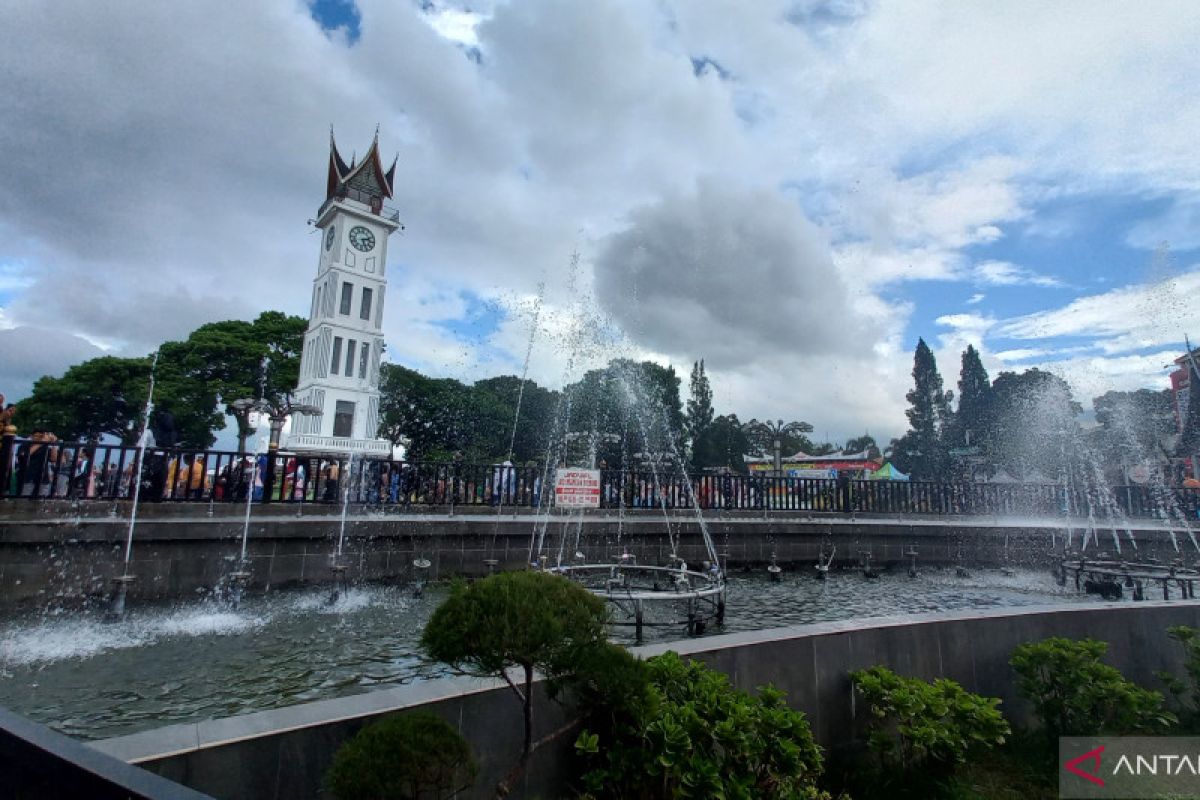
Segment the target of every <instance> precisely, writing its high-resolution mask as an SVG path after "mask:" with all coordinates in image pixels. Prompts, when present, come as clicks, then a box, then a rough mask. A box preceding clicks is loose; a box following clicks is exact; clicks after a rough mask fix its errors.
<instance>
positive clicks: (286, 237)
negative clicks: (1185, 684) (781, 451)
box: [0, 0, 1200, 438]
mask: <svg viewBox="0 0 1200 800" xmlns="http://www.w3.org/2000/svg"><path fill="white" fill-rule="evenodd" d="M67 20H69V21H70V22H71V24H69V25H67V24H64V22H65V21H67ZM14 31H20V32H21V33H20V35H19V36H18V35H15V34H14ZM1198 38H1200V15H1197V14H1195V13H1194V8H1193V7H1192V6H1191V4H1189V3H1186V2H1171V1H1170V0H1162V1H1161V2H1156V3H1154V4H1150V5H1147V6H1144V7H1137V8H1134V7H1132V6H1129V5H1127V4H1117V3H1111V4H1110V3H1094V2H1084V1H1083V0H1065V1H1064V2H1062V3H1054V4H1046V3H1042V2H1034V1H1033V0H1028V2H1026V0H1012V2H1009V3H1004V4H995V3H987V2H982V0H979V1H978V2H974V1H968V2H953V3H950V2H947V3H934V2H930V3H915V2H887V1H886V0H829V1H828V2H825V1H823V0H768V2H763V3H755V4H750V5H744V6H739V7H738V8H737V9H736V11H734V10H731V9H730V7H728V6H727V5H726V4H723V3H718V2H700V1H699V0H690V1H689V2H682V1H681V0H680V1H678V2H677V1H676V0H664V2H660V3H654V4H647V3H642V2H636V1H635V0H597V1H596V2H594V3H587V4H565V3H560V2H553V1H552V0H523V2H519V3H518V2H498V1H497V0H478V2H471V3H469V4H468V3H463V2H459V1H458V0H421V1H420V2H417V1H415V0H414V1H412V2H410V1H408V0H357V1H356V2H350V1H349V0H319V1H315V0H314V2H309V3H296V2H294V0H263V2H261V3H254V4H250V5H246V6H244V7H243V6H240V7H238V8H236V9H235V8H226V7H225V6H223V5H221V4H215V3H214V4H211V5H208V6H204V5H200V6H195V7H190V6H189V7H186V8H182V9H180V8H166V7H158V6H150V7H145V8H138V9H124V8H121V7H116V8H107V9H97V8H96V7H95V5H94V4H91V3H88V2H85V0H72V2H68V3H67V5H65V6H61V7H58V8H56V9H55V11H54V12H53V13H39V12H38V11H37V10H36V9H33V8H22V9H18V10H17V11H16V12H14V18H13V20H12V24H11V25H8V26H5V29H4V30H3V31H0V69H2V70H4V74H6V75H8V76H10V80H9V81H8V85H7V87H6V94H5V99H6V102H7V104H8V107H7V108H6V112H7V113H5V114H3V115H0V145H2V146H3V147H4V149H5V152H9V153H46V152H53V153H55V156H56V164H57V165H58V166H59V168H60V170H61V171H62V174H66V175H70V176H71V179H70V180H69V181H47V180H46V179H45V174H44V170H43V169H42V167H41V166H40V165H41V163H42V162H41V161H40V160H39V159H36V158H14V159H8V160H6V162H5V163H4V164H2V165H0V391H5V392H6V393H7V394H9V396H10V397H19V396H21V395H22V394H23V393H24V392H27V391H28V387H29V386H30V385H31V384H32V381H33V380H34V379H35V378H36V377H37V376H38V375H41V374H46V373H51V374H53V373H56V372H60V371H61V370H62V369H64V368H65V367H66V366H67V365H69V364H70V363H74V362H76V361H78V360H81V359H83V358H87V357H90V356H93V355H97V354H100V353H104V352H109V353H117V354H144V353H146V352H149V351H150V350H152V349H153V348H154V347H155V346H156V344H157V343H158V342H161V341H162V340H164V339H166V338H175V337H180V336H184V335H186V334H187V332H188V331H190V330H191V329H193V328H195V327H196V326H197V325H199V324H202V323H204V322H207V321H211V320H215V319H224V318H230V317H240V318H252V317H254V316H256V315H257V314H258V313H259V312H261V311H262V310H263V309H266V308H278V309H280V310H284V311H289V312H292V313H301V314H303V313H306V311H307V309H308V307H309V294H310V291H311V280H312V278H313V277H314V273H315V268H316V263H317V256H316V250H317V244H316V241H315V238H314V237H313V235H312V232H311V228H310V227H308V226H307V225H306V220H308V219H310V218H311V217H312V216H313V213H314V211H315V210H316V208H317V206H318V205H319V204H320V201H321V199H323V194H322V193H323V190H324V181H325V173H324V170H325V166H326V159H327V147H328V136H329V129H330V126H331V125H332V126H333V127H334V130H335V133H336V136H337V139H338V143H339V146H340V147H341V148H342V151H343V153H346V154H349V153H352V152H356V153H358V154H361V153H363V152H364V151H365V150H366V148H367V146H368V144H369V142H370V140H371V136H372V135H373V134H374V132H375V129H376V126H377V125H378V126H379V130H380V144H381V146H382V148H383V150H384V152H385V153H386V154H387V155H388V157H389V158H390V155H391V154H392V153H395V154H397V155H398V156H399V164H398V168H397V181H396V197H395V198H393V201H392V203H393V205H394V206H395V207H396V208H398V209H399V210H400V212H401V215H402V218H403V221H404V223H405V230H404V232H403V233H402V234H396V235H394V236H393V237H392V239H391V241H390V243H389V244H390V249H389V288H388V298H387V310H386V315H385V321H384V333H385V334H386V336H387V341H388V357H389V358H391V359H392V360H394V361H396V362H398V363H403V364H406V365H408V366H412V367H415V368H417V369H420V370H423V371H425V372H427V373H430V374H434V375H449V376H454V377H458V378H461V379H464V380H474V379H478V378H481V377H488V376H490V375H495V374H499V373H503V372H513V371H516V370H519V369H520V367H521V363H522V361H523V360H524V353H525V347H526V343H527V342H528V340H529V337H530V324H531V319H532V315H531V313H530V309H531V308H532V307H534V305H538V307H539V308H540V309H541V311H540V314H539V316H538V330H537V331H536V333H535V347H534V356H533V360H532V364H531V377H533V378H535V379H536V380H539V381H540V382H542V383H545V384H548V385H557V384H559V383H561V382H562V381H563V380H569V379H571V377H572V375H573V374H577V373H579V372H581V371H582V370H584V369H587V368H589V367H591V366H595V365H596V364H598V363H602V362H603V361H605V360H607V359H608V358H611V357H613V356H617V355H622V356H629V357H637V358H653V359H656V360H659V361H661V362H663V363H669V364H672V365H674V366H675V367H676V368H677V369H678V370H679V371H680V372H681V373H684V374H686V372H687V370H688V369H689V367H690V365H691V362H692V361H693V360H696V359H700V358H704V359H705V360H706V364H707V366H708V370H709V373H710V376H711V378H712V381H713V385H714V391H715V402H716V405H717V410H718V412H728V411H734V412H736V413H738V414H739V415H741V416H743V417H751V416H758V417H772V418H781V417H782V418H794V419H805V420H808V421H810V422H812V423H813V424H814V425H816V427H817V429H818V431H823V432H827V434H828V435H829V436H830V437H833V438H848V437H849V436H852V435H856V434H858V433H861V432H862V431H864V430H869V431H871V432H872V433H875V434H877V435H879V436H881V437H883V438H887V437H890V436H894V435H897V434H899V433H900V432H902V430H903V427H904V415H903V411H904V407H905V401H904V394H905V392H906V391H907V390H908V388H909V385H910V381H911V378H910V376H909V372H910V371H911V359H912V349H913V347H914V345H915V343H916V341H917V338H918V337H924V338H925V339H926V340H927V341H928V342H929V343H930V344H931V345H932V346H933V347H934V348H935V352H936V354H937V356H938V359H939V363H940V364H941V366H942V371H943V374H944V376H945V379H946V383H947V384H949V385H953V384H954V382H955V381H956V379H957V367H958V358H959V353H960V352H961V350H962V349H963V348H964V347H965V346H966V345H967V344H973V345H975V346H976V347H978V348H980V350H981V352H982V353H983V356H984V362H985V364H986V365H987V367H988V369H989V370H990V371H991V372H992V374H993V375H995V374H996V373H998V372H999V371H1000V370H1003V369H1021V368H1025V367H1028V366H1038V367H1039V368H1044V369H1051V370H1053V371H1055V372H1057V373H1058V374H1061V375H1062V376H1063V377H1065V378H1066V379H1067V380H1069V381H1070V382H1071V383H1072V385H1073V386H1074V387H1075V390H1076V393H1077V395H1078V397H1079V398H1080V399H1081V400H1083V401H1084V402H1085V404H1086V403H1087V402H1088V400H1089V399H1090V398H1091V397H1093V396H1095V395H1098V394H1100V393H1102V392H1103V391H1106V390H1108V389H1133V388H1138V387H1141V386H1151V387H1160V386H1164V385H1165V375H1166V373H1165V371H1164V370H1163V369H1162V365H1163V364H1164V363H1166V361H1168V360H1169V358H1170V356H1171V354H1172V353H1176V352H1178V350H1179V348H1180V347H1181V345H1182V338H1183V335H1184V334H1185V333H1189V332H1190V333H1192V334H1195V336H1196V337H1197V338H1200V310H1198V309H1196V308H1195V306H1196V304H1195V303H1194V302H1192V301H1191V300H1190V298H1194V297H1195V296H1196V292H1197V291H1198V290H1200V233H1197V231H1200V162H1197V160H1196V158H1195V146H1194V138H1195V137H1194V132H1195V130H1196V129H1197V127H1198V126H1200V103H1198V102H1197V96H1196V90H1195V88H1194V87H1195V77H1196V75H1198V74H1200V51H1198V50H1197V48H1196V47H1195V46H1194V42H1195V41H1196V40H1197V39H1198ZM134 165H136V167H134ZM117 186H119V187H121V190H120V191H119V192H118V191H114V187H117ZM67 220H69V224H66V221H67ZM1163 243H1165V246H1164V245H1163ZM573 254H575V256H574V258H575V259H576V262H575V263H576V266H574V267H573V266H571V265H572V263H573ZM539 286H542V287H544V289H539ZM539 298H540V300H539ZM539 304H540V305H539ZM613 331H620V333H619V335H616V336H615V337H614V335H613ZM29 343H33V344H32V345H31V344H29Z"/></svg>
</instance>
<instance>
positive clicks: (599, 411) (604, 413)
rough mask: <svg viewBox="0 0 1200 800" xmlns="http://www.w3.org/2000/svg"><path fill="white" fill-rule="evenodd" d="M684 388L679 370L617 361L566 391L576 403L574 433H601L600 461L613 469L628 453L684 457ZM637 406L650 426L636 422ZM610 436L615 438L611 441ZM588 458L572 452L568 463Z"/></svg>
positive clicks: (591, 372)
mask: <svg viewBox="0 0 1200 800" xmlns="http://www.w3.org/2000/svg"><path fill="white" fill-rule="evenodd" d="M679 384H680V380H679V376H678V375H676V374H675V369H674V368H673V367H664V366H662V365H661V364H656V363H654V362H653V361H641V362H638V361H632V360H630V359H627V358H617V359H613V360H612V361H610V362H608V366H606V367H604V368H603V369H594V370H589V371H588V372H586V373H585V374H584V376H583V378H582V379H580V380H579V381H576V382H575V383H573V384H570V385H568V386H567V387H565V388H564V389H563V395H564V397H566V398H569V399H570V411H571V413H570V418H569V424H570V431H571V432H576V433H595V434H600V435H601V437H600V440H598V447H597V453H596V455H597V459H598V460H604V461H606V462H607V463H608V464H609V466H618V465H620V463H621V457H622V454H623V453H637V452H642V453H669V452H671V451H672V450H674V451H676V452H679V453H682V452H683V433H684V418H683V405H682V401H681V400H680V396H679ZM635 408H636V409H639V410H640V411H641V413H642V414H643V415H645V416H644V417H643V418H642V420H641V421H642V422H644V423H645V425H644V427H643V425H641V424H639V422H638V421H635V420H634V419H632V418H631V409H635ZM604 435H612V436H614V437H615V440H614V441H612V442H605V441H603V438H604ZM619 440H623V441H624V446H622V444H621V443H620V441H619ZM583 456H584V453H582V452H579V453H575V452H572V453H569V454H568V460H572V461H578V460H580V459H581V458H582V457H583Z"/></svg>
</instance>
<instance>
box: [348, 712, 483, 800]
mask: <svg viewBox="0 0 1200 800" xmlns="http://www.w3.org/2000/svg"><path fill="white" fill-rule="evenodd" d="M475 772H476V766H475V761H474V759H473V758H472V757H471V748H470V747H469V746H468V745H467V742H466V740H464V739H463V737H462V736H461V735H460V734H459V732H458V731H456V730H455V729H454V728H452V727H451V726H450V725H449V724H448V723H447V722H446V721H445V720H443V719H442V718H441V717H439V716H437V715H436V714H433V713H430V712H428V711H414V712H411V713H406V714H398V715H396V716H391V717H385V718H384V719H381V720H379V721H378V722H372V723H371V724H370V725H367V726H366V727H365V728H363V729H362V730H360V731H359V732H358V733H357V734H355V736H354V738H353V739H351V740H350V741H348V742H346V744H344V745H342V746H341V747H340V748H338V751H337V753H336V754H335V755H334V757H333V765H332V766H331V767H330V768H329V772H328V773H327V774H326V776H325V783H326V785H327V786H328V788H329V791H330V793H331V794H332V795H333V796H334V797H336V798H339V800H361V799H362V798H389V799H393V800H424V799H425V798H449V797H455V796H457V795H459V794H461V793H462V792H463V790H465V789H467V788H469V787H470V786H471V784H472V783H473V782H474V780H475Z"/></svg>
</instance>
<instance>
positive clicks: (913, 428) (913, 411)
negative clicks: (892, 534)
mask: <svg viewBox="0 0 1200 800" xmlns="http://www.w3.org/2000/svg"><path fill="white" fill-rule="evenodd" d="M912 375H913V383H914V386H913V388H912V389H911V390H910V391H909V392H908V394H906V395H905V399H907V400H908V402H909V408H908V411H906V412H905V414H906V415H907V416H908V425H909V430H908V432H907V433H905V434H904V436H902V437H900V439H898V440H896V441H894V442H893V443H892V458H893V460H894V462H895V464H896V466H897V467H898V468H899V469H900V470H901V471H902V472H907V473H909V474H910V475H912V476H913V477H915V478H918V479H921V480H938V479H940V478H942V477H943V476H944V474H945V471H946V447H945V444H944V442H943V440H942V432H943V429H944V428H945V426H946V423H947V422H948V421H949V419H950V401H951V399H952V398H953V395H952V394H949V393H947V392H946V391H944V390H943V389H942V376H941V374H940V373H939V372H938V368H937V359H936V358H934V355H933V351H932V350H930V349H929V345H927V344H925V340H924V339H918V340H917V349H916V352H915V353H914V354H913V371H912Z"/></svg>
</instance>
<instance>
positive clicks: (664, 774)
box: [575, 653, 828, 799]
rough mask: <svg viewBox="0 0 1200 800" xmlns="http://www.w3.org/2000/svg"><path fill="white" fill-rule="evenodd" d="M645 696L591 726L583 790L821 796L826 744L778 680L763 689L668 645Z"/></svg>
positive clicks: (585, 741)
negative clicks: (733, 681) (746, 688)
mask: <svg viewBox="0 0 1200 800" xmlns="http://www.w3.org/2000/svg"><path fill="white" fill-rule="evenodd" d="M644 669H645V671H646V673H647V675H648V677H649V684H648V686H647V687H646V690H645V696H644V702H641V703H638V704H635V705H628V704H627V705H626V707H625V710H624V711H623V712H620V713H617V714H615V715H614V717H613V718H612V724H611V725H605V724H602V725H601V726H600V727H599V728H592V729H585V730H584V731H583V732H582V733H581V734H580V735H579V737H578V739H577V740H576V742H575V748H576V751H577V752H578V753H579V754H580V756H581V757H582V758H583V761H584V765H585V770H586V772H585V774H584V775H583V784H584V788H585V790H586V794H585V797H592V798H609V797H613V798H616V797H620V798H647V799H649V798H711V797H726V798H751V797H771V798H821V797H828V795H826V794H824V793H822V792H820V791H819V790H818V789H817V787H816V780H817V778H818V776H819V775H820V773H821V767H822V763H821V752H820V749H819V748H818V747H817V745H816V743H815V742H814V741H813V738H812V733H811V732H810V731H809V727H808V722H807V720H805V718H804V715H803V714H801V713H800V712H798V711H793V710H792V709H790V708H788V707H787V705H786V704H785V703H784V695H783V693H782V692H779V691H778V690H776V689H773V688H771V687H764V688H762V689H760V690H759V694H758V696H757V697H755V696H753V695H750V694H747V693H746V692H741V691H738V690H736V689H734V688H733V687H732V686H730V685H729V680H728V678H726V677H725V676H724V675H722V674H721V673H719V672H715V671H713V670H710V669H708V668H707V667H705V666H704V665H702V664H699V663H696V662H688V661H684V660H683V659H681V658H680V657H679V656H678V655H676V654H675V653H665V654H663V655H661V656H657V657H655V658H652V659H650V660H648V661H646V662H644Z"/></svg>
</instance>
